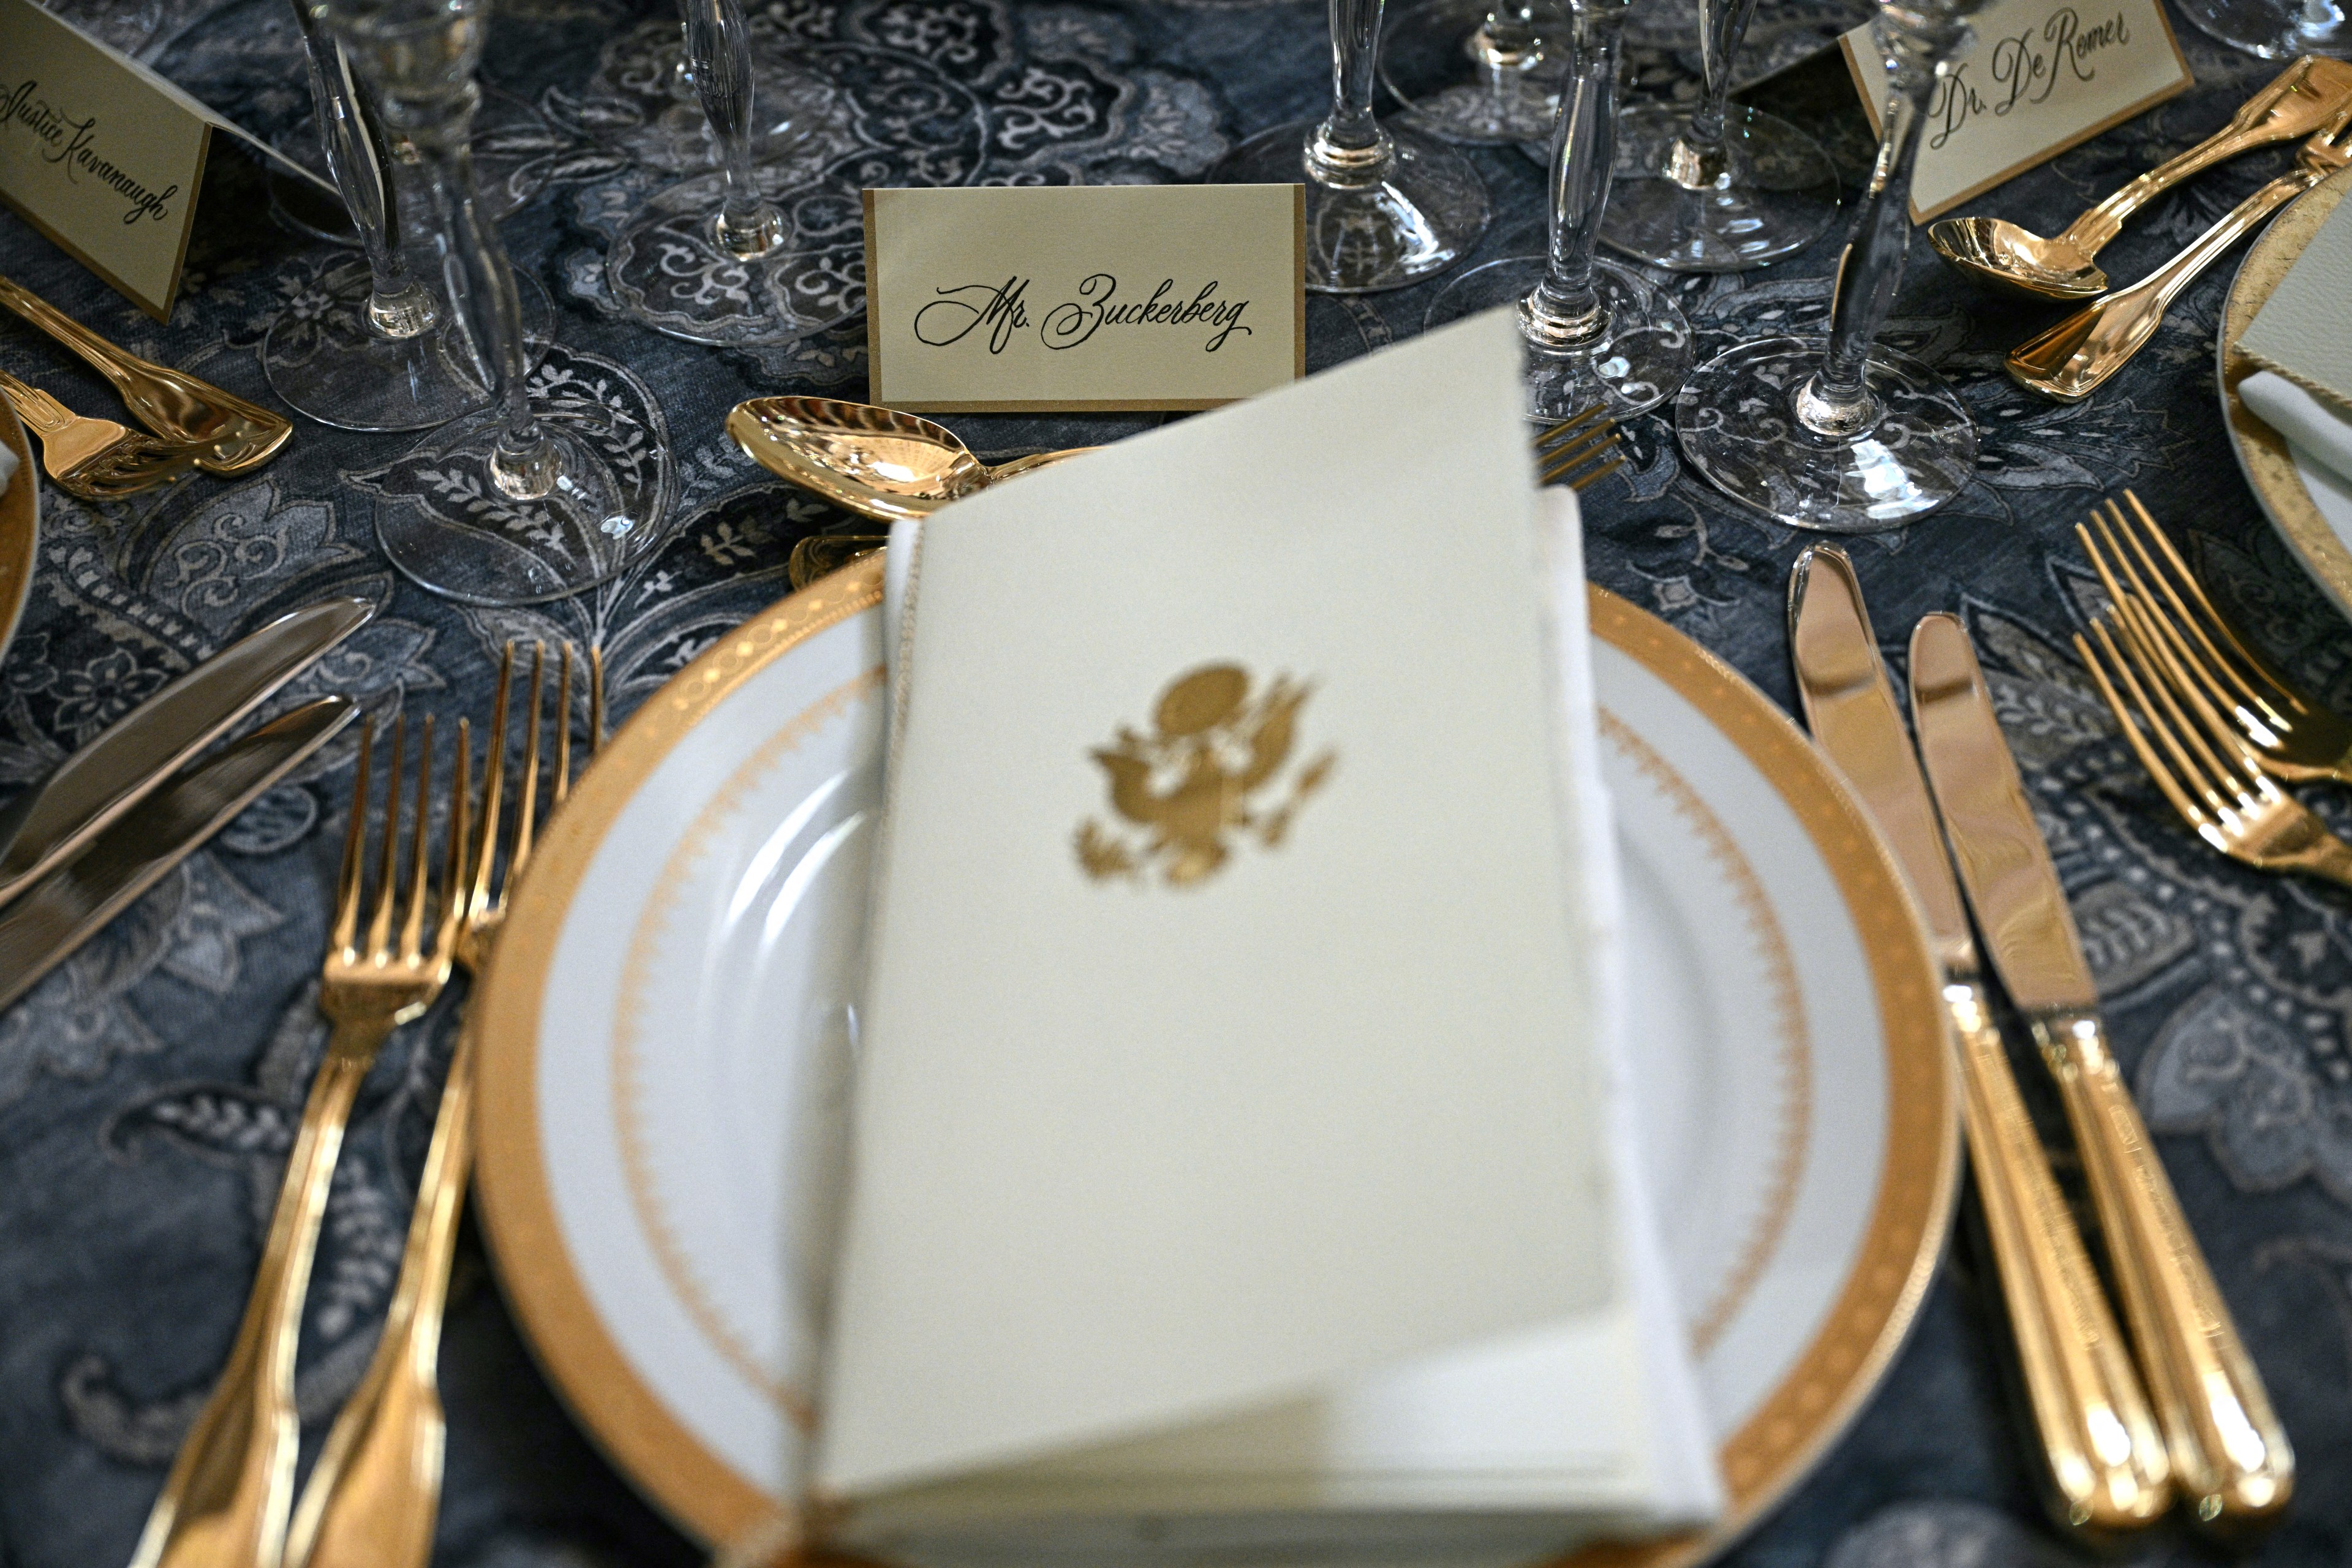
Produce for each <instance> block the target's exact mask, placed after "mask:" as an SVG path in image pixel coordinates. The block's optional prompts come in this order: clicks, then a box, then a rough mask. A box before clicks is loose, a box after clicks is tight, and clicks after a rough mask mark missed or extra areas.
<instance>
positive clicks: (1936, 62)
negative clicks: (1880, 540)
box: [1675, 0, 1982, 533]
mask: <svg viewBox="0 0 2352 1568" xmlns="http://www.w3.org/2000/svg"><path fill="white" fill-rule="evenodd" d="M1981 3H1982V0H1880V5H1879V13H1878V16H1877V18H1876V21H1875V23H1874V26H1873V37H1874V38H1875V39H1876V41H1877V45H1878V48H1879V50H1880V52H1881V53H1882V55H1883V56H1884V57H1885V61H1886V67H1887V73H1888V76H1889V78H1890V79H1891V85H1890V86H1889V88H1888V90H1887V100H1886V109H1885V115H1884V130H1883V132H1882V134H1881V136H1880V138H1879V143H1878V159H1877V162H1876V163H1874V165H1873V167H1872V169H1871V174H1870V181H1869V183H1868V184H1866V185H1865V186H1864V188H1863V193H1862V195H1861V197H1860V198H1859V200H1858V201H1857V203H1856V204H1855V211H1854V216H1853V230H1852V232H1851V236H1850V237H1849V238H1848V239H1847V241H1846V247H1845V253H1844V255H1843V257H1842V258H1840V260H1839V264H1838V277H1837V289H1836V293H1835V294H1834V296H1833V297H1832V302H1831V307H1830V331H1829V336H1828V338H1827V339H1826V340H1824V339H1821V338H1799V337H1773V338H1766V339H1763V340H1762V341H1760V342H1748V343H1741V344H1739V345H1738V347H1736V348H1733V349H1731V350H1729V351H1727V352H1726V353H1721V354H1718V355H1717V356H1716V357H1715V358H1714V359H1712V360H1709V361H1708V362H1707V363H1705V364H1703V365H1701V366H1700V367H1699V368H1698V369H1697V370H1696V371H1694V372H1693V373H1692V374H1691V377H1690V379H1689V380H1688V381H1686V382H1685V383H1684V384H1683V390H1682V395H1681V397H1680V398H1678V399H1677V400H1676V402H1675V435H1676V437H1677V438H1678V439H1679V440H1680V442H1681V444H1682V448H1683V454H1684V456H1685V458H1688V459H1689V461H1690V463H1691V466H1692V467H1693V468H1696V469H1697V470H1698V471H1699V473H1700V474H1702V475H1703V476H1705V477H1706V479H1707V481H1708V482H1709V483H1711V484H1713V485H1714V486H1715V487H1716V488H1717V489H1720V490H1722V491H1723V492H1724V493H1725V494H1727V495H1728V496H1731V497H1732V498H1734V499H1735V500H1740V501H1744V502H1746V503H1747V504H1748V505H1749V506H1751V507H1754V508H1755V509H1756V510H1759V511H1762V512H1766V513H1769V515H1771V516H1772V517H1775V518H1778V519H1779V520H1780V521H1782V522H1786V523H1789V524H1791V525H1793V526H1795V527H1798V528H1809V529H1815V530H1818V531H1822V532H1824V533H1868V532H1873V531H1877V530H1879V529H1885V528H1895V527H1898V526H1900V525H1901V524H1903V523H1905V522H1907V521H1910V520H1912V519H1914V518H1917V517H1921V516H1924V515H1926V514H1927V513H1928V512H1931V511H1933V510H1936V509H1937V507H1939V506H1942V505H1943V504H1944V503H1945V502H1946V501H1948V500H1951V499H1952V498H1953V497H1954V496H1956V495H1958V494H1959V492H1960V490H1961V489H1962V488H1963V487H1965V486H1966V485H1967V484H1968V482H1969V480H1970V479H1973V478H1975V476H1976V459H1977V428H1976V425H1975V423H1974V422H1973V421H1972V420H1970V419H1969V412H1968V409H1967V408H1966V407H1965V406H1964V405H1962V404H1961V402H1960V400H1959V398H1958V396H1957V395H1955V394H1954V393H1953V391H1952V389H1951V388H1950V387H1949V386H1948V385H1947V384H1945V382H1944V380H1943V378H1942V377H1941V376H1939V375H1937V374H1936V373H1935V372H1934V371H1932V370H1930V369H1928V368H1927V366H1926V365H1924V364H1921V363H1919V362H1918V361H1917V360H1915V359H1913V358H1912V357H1911V356H1910V355H1908V354H1906V353H1898V352H1897V351H1895V349H1892V348H1889V347H1887V346H1885V345H1884V344H1880V343H1877V342H1875V341H1874V340H1875V339H1876V338H1877V336H1878V333H1879V330H1880V329H1881V328H1882V327H1884V326H1885V323H1886V313H1887V311H1888V310H1889V309H1890V308H1891V307H1892V306H1893V304H1894V302H1895V290H1896V289H1898V288H1900V287H1901V285H1902V282H1903V261H1904V254H1905V252H1906V249H1907V248H1908V247H1909V245H1910V240H1911V214H1910V200H1911V172H1912V166H1913V164H1914V163H1916V162H1917V159H1918V154H1919V132H1920V127H1921V126H1922V124H1923V123H1924V122H1925V121H1926V119H1927V100H1928V98H1929V95H1930V94H1931V93H1932V92H1933V91H1934V89H1935V86H1936V82H1937V79H1938V78H1939V77H1941V76H1942V75H1943V74H1944V73H1945V72H1946V71H1947V70H1948V69H1949V68H1950V65H1951V62H1952V57H1953V55H1954V54H1955V53H1956V52H1957V51H1958V48H1959V47H1960V46H1961V45H1962V44H1963V43H1965V42H1966V41H1967V39H1968V37H1969V23H1968V16H1969V13H1971V12H1973V11H1975V10H1976V9H1977V8H1978V6H1979V5H1980V4H1981Z"/></svg>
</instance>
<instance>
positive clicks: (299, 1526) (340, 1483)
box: [285, 643, 604, 1568]
mask: <svg viewBox="0 0 2352 1568" xmlns="http://www.w3.org/2000/svg"><path fill="white" fill-rule="evenodd" d="M514 665H515V645H514V644H512V643H509V644H508V645H507V648H506V655H505V657H504V658H503V659H502V660H501V661H500V663H499V694H498V698H497V700H496V701H495V702H494V703H493V705H492V708H491V710H490V736H489V752H488V756H487V757H486V758H485V760H484V762H483V766H482V806H481V815H480V819H479V822H478V826H477V827H476V829H475V836H474V841H473V843H472V845H471V846H470V847H469V848H468V850H467V868H466V870H465V872H464V873H463V875H462V876H461V877H460V878H459V879H458V880H459V882H460V883H461V885H462V888H463V892H462V895H461V896H460V899H459V902H460V903H461V905H462V910H463V913H462V915H461V916H460V922H461V923H460V924H459V926H458V930H457V948H456V952H457V962H458V963H459V964H460V965H462V966H463V967H464V968H465V971H466V973H467V974H469V975H473V976H477V977H478V976H479V975H480V973H481V970H482V964H483V963H484V962H485V961H486V960H487V959H488V956H489V952H490V947H491V943H492V942H493V941H494V940H495V939H496V937H497V935H498V931H499V925H500V924H501V923H502V922H503V921H504V920H505V918H506V910H507V891H508V889H509V888H511V887H513V885H514V881H515V879H516V878H517V877H518V876H520V874H521V872H522V868H523V865H524V862H526V861H527V860H529V859H530V847H531V839H532V834H533V830H534V827H535V826H536V819H537V816H538V803H539V764H540V741H539V737H540V730H541V695H542V688H543V678H544V676H545V674H546V650H545V648H544V647H541V646H540V645H536V644H535V645H533V647H532V649H531V658H530V721H529V724H528V728H527V729H526V730H525V731H524V736H525V739H524V742H523V756H522V768H521V772H520V775H519V778H518V784H519V791H518V799H517V805H516V810H515V820H514V827H513V831H512V833H511V835H510V836H509V837H508V838H507V841H506V859H505V869H504V874H503V875H502V876H499V878H498V879H497V883H496V886H495V887H493V885H492V870H493V866H494V864H495V862H496V859H497V855H496V851H497V849H498V847H499V814H500V806H501V804H502V797H503V795H504V793H505V790H506V777H507V773H508V771H509V770H508V763H507V693H508V691H509V689H510V688H511V687H512V685H513V682H514ZM587 674H588V751H589V754H590V755H591V756H593V755H594V754H595V752H596V749H597V747H598V745H599V744H600V743H601V742H602V740H603V737H604V654H603V652H602V650H600V649H596V648H591V649H590V650H589V654H588V672H587ZM468 747H469V742H468V741H467V732H466V729H465V725H464V721H459V727H458V741H457V755H458V763H457V770H458V771H457V793H458V796H459V799H460V801H461V802H462V801H463V800H464V799H465V798H466V792H467V778H466V767H467V763H466V758H467V753H468ZM571 779H572V645H571V644H569V643H566V644H564V645H563V657H562V668H561V673H560V674H558V676H557V677H556V700H555V770H554V776H553V779H552V781H551V793H552V795H553V797H554V798H553V801H552V803H551V805H550V807H549V810H550V812H552V811H553V810H554V809H555V807H557V806H561V805H562V804H563V800H564V796H565V795H566V793H567V792H568V791H569V789H570V787H571ZM461 809H462V808H461ZM474 1049H475V1047H474V1032H473V1029H472V1027H471V1026H470V1023H469V1024H468V1025H467V1026H465V1027H463V1028H462V1029H461V1030H460V1031H459V1033H458V1036H457V1055H456V1057H455V1058H454V1059H452V1061H451V1062H450V1064H449V1079H448V1082H447V1084H446V1087H445V1088H444V1089H442V1091H441V1108H440V1110H439V1112H438V1114H437V1115H436V1118H435V1120H434V1124H433V1142H432V1146H431V1147H430V1148H429V1149H428V1150H427V1151H426V1152H425V1174H424V1178H423V1179H422V1180H421V1181H420V1182H419V1183H418V1184H417V1191H416V1212H415V1215H414V1216H413V1217H412V1218H411V1220H410V1222H409V1227H408V1244H407V1247H406V1249H405V1250H404V1253H403V1254H402V1257H401V1260H400V1282H399V1284H398V1285H397V1286H396V1287H395V1288H394V1291H393V1299H392V1307H391V1310H389V1311H388V1312H387V1313H386V1314H385V1318H384V1325H383V1337H382V1338H381V1339H379V1340H378V1341H377V1342H376V1348H375V1358H374V1360H373V1361H372V1362H370V1363H368V1370H367V1374H366V1376H365V1377H363V1378H362V1380H361V1382H360V1385H359V1387H358V1389H357V1390H356V1391H354V1392H353V1393H352V1396H351V1398H350V1399H349V1400H348V1401H347V1402H345V1404H344V1405H343V1409H342V1414H341V1415H338V1416H337V1417H336V1418H335V1425H334V1429H333V1430H332V1431H331V1432H330V1433H328V1435H327V1442H326V1447H324V1448H322V1449H321V1450H320V1454H319V1462H318V1463H317V1464H316V1465H315V1466H314V1467H312V1468H311V1471H310V1479H309V1481H308V1482H307V1483H305V1485H304V1487H303V1489H302V1500H301V1503H300V1505H299V1507H298V1508H297V1509H296V1510H294V1522H293V1527H292V1530H291V1531H290V1532H289V1536H288V1538H287V1542H286V1556H285V1568H306V1565H307V1568H424V1564H425V1562H426V1560H427V1559H428V1558H429V1557H430V1556H431V1555H432V1552H433V1521H434V1517H435V1515H436V1513H437V1512H438V1511H439V1508H440V1500H441V1458H442V1452H443V1447H444V1445H445V1443H446V1437H447V1427H446V1423H445V1421H444V1419H443V1416H442V1412H441V1396H440V1392H439V1388H438V1386H437V1378H438V1363H439V1350H440V1344H441V1315H442V1308H443V1305H444V1303H445V1301H446V1298H447V1295H448V1289H449V1260H450V1256H451V1253H452V1251H453V1249H454V1248H455V1247H456V1245H457V1216H458V1214H459V1212H460V1211H461V1210H462V1209H463V1208H464V1206H465V1197H466V1175H467V1170H468V1168H469V1167H470V1165H471V1164H472V1162H473V1153H474V1140H473V1094H474Z"/></svg>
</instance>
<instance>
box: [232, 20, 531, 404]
mask: <svg viewBox="0 0 2352 1568" xmlns="http://www.w3.org/2000/svg"><path fill="white" fill-rule="evenodd" d="M293 9H294V16H295V20H296V22H297V23H298V24H299V26H300V27H301V31H302V47H303V50H304V53H305V55H306V56H307V57H308V60H309V64H310V101H311V104H312V106H313V108H314V110H315V111H316V119H317V123H318V129H319V144H320V152H321V153H324V155H325V158H326V163H327V172H328V173H329V174H331V176H332V177H333V179H334V182H335V187H336V189H337V190H338V191H340V192H341V195H342V198H343V206H344V208H345V210H346V211H347V212H348V213H349V215H350V217H351V222H352V230H353V231H354V232H355V233H356V235H357V237H358V239H359V245H360V250H361V253H362V256H361V258H360V259H361V261H362V262H363V265H361V264H354V263H353V262H352V261H350V260H346V261H344V262H341V263H334V264H330V265H329V266H328V268H326V270H325V271H324V272H322V273H321V274H320V278H319V285H318V289H317V292H316V293H313V294H310V295H308V296H307V297H305V298H301V299H298V300H294V301H293V302H292V303H290V304H289V305H288V306H287V307H286V309H285V310H282V311H280V312H279V313H278V319H277V320H276V321H272V322H271V323H270V324H269V330H268V332H267V333H265V334H264V335H263V337H262V340H261V370H262V374H264V375H266V376H267V377H268V380H269V386H270V390H271V391H273V392H275V393H277V394H278V396H279V397H280V398H282V399H284V400H285V402H286V403H287V404H288V405H289V406H291V407H292V408H293V409H294V411H295V412H296V413H298V414H302V415H305V416H308V417H310V418H312V419H315V420H317V421H318V422H319V423H320V424H321V425H333V426H340V427H341V428H343V429H346V430H429V429H431V428H432V427H433V426H436V425H446V424H447V423H448V422H449V421H450V420H452V419H455V418H457V416H459V415H461V414H465V413H467V412H469V411H471V410H473V409H476V408H479V407H481V406H482V405H483V404H484V403H485V402H486V401H487V400H488V396H489V394H488V390H487V385H486V382H487V378H486V377H485V376H484V375H483V374H482V372H481V367H480V365H479V364H478V363H477V360H476V357H475V355H474V353H473V347H472V344H471V343H470V342H468V340H467V338H466V336H465V333H464V331H463V329H462V328H459V327H458V326H457V323H456V321H454V320H453V319H452V318H451V316H450V314H449V311H448V310H446V308H445V307H444V306H443V305H442V303H441V298H440V296H439V295H438V294H437V293H436V292H435V291H434V289H432V287H431V286H430V285H429V284H427V283H426V282H425V280H424V279H421V278H419V277H418V276H417V275H416V273H415V270H414V269H412V268H411V267H410V265H409V262H408V255H407V252H408V243H407V242H408V239H409V235H408V234H407V232H406V231H405V229H404V225H403V223H402V216H403V215H402V213H401V211H400V204H399V203H398V201H397V200H396V199H395V193H396V192H397V191H398V189H399V184H398V177H397V175H396V174H394V166H395V164H396V163H398V162H399V159H400V156H401V153H402V152H404V151H406V150H407V146H406V143H405V142H402V143H401V146H400V147H399V148H397V149H395V148H394V147H393V145H392V143H391V141H390V139H389V138H387V137H386V136H385V135H384V134H383V128H382V126H381V125H380V124H379V123H378V122H377V121H376V118H375V116H374V114H373V111H372V110H370V108H369V106H368V105H367V103H366V101H365V99H364V97H363V95H362V93H361V92H360V89H359V87H358V84H357V83H355V82H353V81H352V79H351V75H350V71H349V68H348V66H347V64H346V62H345V60H344V59H343V56H342V51H341V50H340V49H338V48H337V47H335V43H334V40H333V39H331V38H330V37H326V36H325V35H324V34H322V33H320V30H319V27H318V25H317V23H316V21H315V20H314V19H313V18H312V16H310V10H309V7H308V5H307V4H306V0H293ZM408 156H409V157H410V159H411V160H412V161H414V158H415V153H413V152H409V153H408ZM518 282H519V283H520V284H521V285H522V288H523V293H522V313H523V337H524V340H525V341H526V342H528V343H529V344H530V348H531V351H532V353H531V357H532V359H533V360H536V359H537V358H538V356H539V354H540V353H542V352H544V350H545V348H546V346H547V341H548V339H549V337H550V336H551V331H550V328H549V321H550V319H551V317H552V316H553V314H554V312H553V310H552V309H551V307H550V306H549V304H548V301H547V294H546V291H545V290H543V289H541V288H540V287H539V285H538V284H537V283H536V282H534V281H532V280H530V279H518Z"/></svg>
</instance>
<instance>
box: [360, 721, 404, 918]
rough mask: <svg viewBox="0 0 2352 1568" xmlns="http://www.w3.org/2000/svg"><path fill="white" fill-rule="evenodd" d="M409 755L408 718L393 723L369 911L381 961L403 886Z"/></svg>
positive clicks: (384, 771) (384, 777)
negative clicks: (403, 775) (404, 768)
mask: <svg viewBox="0 0 2352 1568" xmlns="http://www.w3.org/2000/svg"><path fill="white" fill-rule="evenodd" d="M407 754H408V715H407V714H405V713H403V714H402V715H401V716H400V717H399V718H397V719H394V721H392V757H391V760H390V761H388V762H386V763H384V766H383V858H382V862H381V865H380V867H379V868H378V870H377V873H376V884H375V901H374V902H373V904H372V905H370V906H369V911H368V951H369V952H371V953H373V954H374V955H375V956H376V957H377V958H378V959H379V960H381V959H383V957H385V956H386V955H387V954H389V953H390V952H391V951H392V893H393V889H394V888H396V887H398V886H399V885H400V875H399V873H400V859H399V849H400V767H401V762H402V760H403V759H404V757H405V756H406V755H407Z"/></svg>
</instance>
